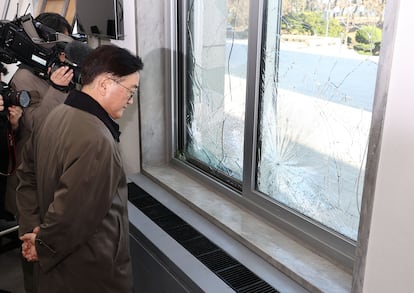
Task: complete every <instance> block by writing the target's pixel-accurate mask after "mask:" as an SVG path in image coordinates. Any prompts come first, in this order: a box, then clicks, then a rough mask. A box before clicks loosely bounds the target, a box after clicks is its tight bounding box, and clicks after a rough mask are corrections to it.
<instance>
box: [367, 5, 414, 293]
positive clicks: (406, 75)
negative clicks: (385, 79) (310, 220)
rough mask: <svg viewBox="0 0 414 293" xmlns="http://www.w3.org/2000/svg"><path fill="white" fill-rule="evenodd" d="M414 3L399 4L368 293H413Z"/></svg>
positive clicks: (377, 188)
mask: <svg viewBox="0 0 414 293" xmlns="http://www.w3.org/2000/svg"><path fill="white" fill-rule="evenodd" d="M412 11H414V2H413V1H412V0H400V11H399V12H398V13H399V15H398V23H397V34H396V43H395V48H394V56H393V62H392V64H393V65H392V71H391V76H390V87H389V93H388V100H387V108H386V115H385V124H384V129H383V139H382V144H381V154H380V162H379V169H378V177H377V184H376V192H375V199H374V205H373V215H372V222H371V232H370V238H369V241H368V253H367V259H366V267H365V282H364V286H363V288H364V290H363V292H367V293H371V292H376V293H381V292H413V289H412V288H413V272H414V251H413V249H414V228H413V224H414V180H413V177H414V170H413V169H414V154H413V151H414V95H413V91H414V87H413V81H412V76H413V74H412V72H413V68H414V59H413V58H412V55H413V52H414V41H413V39H412V34H413V32H412V25H411V24H412V17H413V13H412Z"/></svg>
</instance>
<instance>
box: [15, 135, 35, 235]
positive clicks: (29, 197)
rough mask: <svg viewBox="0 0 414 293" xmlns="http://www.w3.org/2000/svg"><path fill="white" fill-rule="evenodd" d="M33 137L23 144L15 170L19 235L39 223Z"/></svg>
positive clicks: (31, 229)
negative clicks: (17, 181)
mask: <svg viewBox="0 0 414 293" xmlns="http://www.w3.org/2000/svg"><path fill="white" fill-rule="evenodd" d="M33 139H34V137H33V136H31V137H30V139H29V141H28V142H27V143H26V144H25V146H24V148H23V151H22V157H21V164H20V165H19V167H18V168H17V170H16V174H17V177H18V179H19V185H18V186H17V190H16V204H17V208H18V211H19V212H18V222H19V235H23V234H25V233H29V232H32V231H33V229H34V228H35V227H36V226H39V225H40V215H39V205H38V202H37V181H36V176H35V172H34V159H33V149H32V145H33Z"/></svg>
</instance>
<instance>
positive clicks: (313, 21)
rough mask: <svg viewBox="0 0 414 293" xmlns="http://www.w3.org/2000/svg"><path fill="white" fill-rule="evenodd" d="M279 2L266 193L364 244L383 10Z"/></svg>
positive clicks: (271, 25)
mask: <svg viewBox="0 0 414 293" xmlns="http://www.w3.org/2000/svg"><path fill="white" fill-rule="evenodd" d="M275 2H276V1H268V9H267V18H266V19H267V24H266V35H265V36H264V44H265V45H266V50H265V54H264V56H262V58H263V60H264V62H263V64H264V66H263V67H262V74H263V75H264V76H265V78H264V79H263V83H262V85H261V89H262V90H261V109H260V117H261V121H260V126H259V133H260V134H259V142H258V144H259V149H258V166H257V189H258V190H259V191H261V192H262V193H264V194H266V195H268V196H269V197H271V198H272V199H275V200H277V201H278V202H280V203H282V204H284V205H286V206H287V207H289V208H290V209H293V210H294V211H297V212H299V213H301V214H303V215H305V216H307V217H309V218H311V219H313V220H315V221H317V222H319V223H322V224H323V225H325V226H327V227H329V228H331V229H333V230H335V231H337V232H339V233H341V234H343V235H345V236H347V237H349V238H351V239H354V240H356V238H357V233H358V224H359V216H360V205H361V196H362V187H363V181H364V173H365V162H366V156H367V147H368V136H369V130H370V124H371V114H372V106H373V100H374V91H375V82H376V75H377V66H378V53H379V45H380V41H381V29H380V27H381V23H382V11H383V4H382V5H381V4H379V2H378V1H365V2H366V6H362V5H359V4H356V3H351V1H342V2H341V1H329V0H327V1H306V2H305V1H293V0H284V1H282V6H281V7H279V6H278V4H277V3H275ZM352 2H354V1H352ZM370 3H371V4H370ZM370 5H371V6H370Z"/></svg>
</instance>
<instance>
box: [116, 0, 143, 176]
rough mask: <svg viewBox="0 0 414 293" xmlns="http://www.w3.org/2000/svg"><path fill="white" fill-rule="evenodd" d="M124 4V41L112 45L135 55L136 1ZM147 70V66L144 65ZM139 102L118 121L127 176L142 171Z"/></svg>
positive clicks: (135, 101)
mask: <svg viewBox="0 0 414 293" xmlns="http://www.w3.org/2000/svg"><path fill="white" fill-rule="evenodd" d="M123 2H124V20H125V23H124V32H125V38H124V40H112V41H111V43H114V44H116V45H117V46H120V47H123V48H126V49H128V50H129V51H131V52H133V53H134V54H137V53H138V54H139V52H137V41H136V40H137V33H136V32H137V29H136V27H137V23H136V17H135V13H136V12H135V1H134V0H123ZM144 70H145V64H144ZM138 120H139V119H138V101H137V98H136V97H134V103H133V104H132V105H130V106H129V107H128V108H127V109H126V111H125V112H124V116H123V117H122V118H121V119H120V120H119V121H118V122H119V124H120V128H121V132H122V135H121V151H122V153H123V156H124V158H127V159H125V169H126V172H127V174H131V173H137V172H139V171H140V155H139V121H138Z"/></svg>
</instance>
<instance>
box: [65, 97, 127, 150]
mask: <svg viewBox="0 0 414 293" xmlns="http://www.w3.org/2000/svg"><path fill="white" fill-rule="evenodd" d="M65 104H66V105H69V106H71V107H74V108H77V109H80V110H83V111H86V112H88V113H90V114H92V115H95V116H96V117H98V118H99V119H100V120H101V121H102V122H103V123H104V124H105V126H106V127H107V128H108V129H109V131H110V132H111V134H112V136H113V137H114V139H115V140H116V141H117V142H119V136H120V135H121V132H120V131H119V125H118V124H117V123H116V122H115V121H114V120H112V118H111V117H109V115H108V113H107V112H106V111H105V110H104V109H103V108H102V107H101V105H99V104H98V102H97V101H95V100H94V99H93V98H92V97H91V96H89V95H87V94H85V93H83V92H81V91H78V90H73V91H71V92H70V94H69V96H68V97H67V99H66V101H65Z"/></svg>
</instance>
